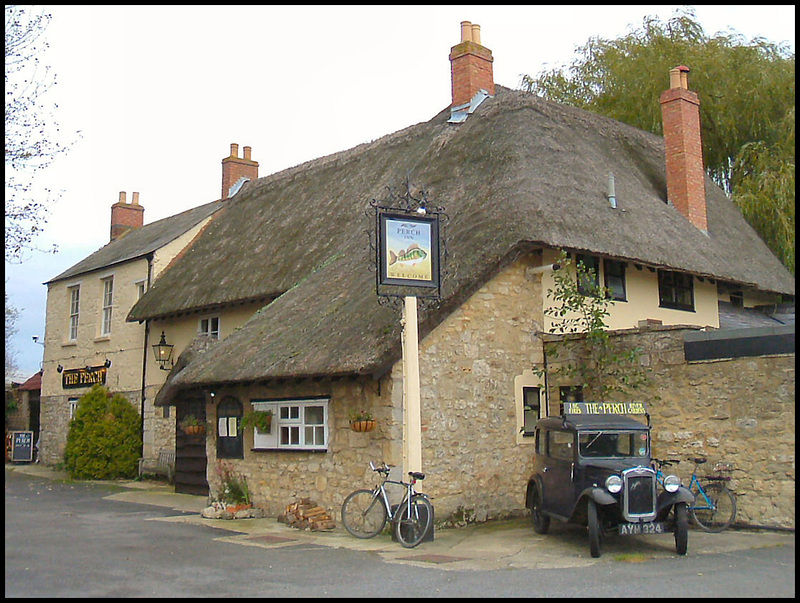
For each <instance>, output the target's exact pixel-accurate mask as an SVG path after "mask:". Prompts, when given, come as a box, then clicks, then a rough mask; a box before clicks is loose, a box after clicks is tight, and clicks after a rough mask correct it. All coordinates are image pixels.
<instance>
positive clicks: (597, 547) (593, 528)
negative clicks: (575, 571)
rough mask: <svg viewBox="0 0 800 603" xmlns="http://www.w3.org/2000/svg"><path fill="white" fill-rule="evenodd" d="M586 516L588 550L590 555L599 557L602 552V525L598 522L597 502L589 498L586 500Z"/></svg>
mask: <svg viewBox="0 0 800 603" xmlns="http://www.w3.org/2000/svg"><path fill="white" fill-rule="evenodd" d="M586 516H587V520H588V524H589V552H590V553H591V554H592V557H599V556H600V555H602V554H603V550H602V546H603V526H602V525H601V522H600V513H599V511H598V510H597V503H596V502H594V501H593V500H592V499H591V498H590V499H589V500H588V502H587V507H586Z"/></svg>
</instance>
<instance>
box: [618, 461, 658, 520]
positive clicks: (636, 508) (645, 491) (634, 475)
mask: <svg viewBox="0 0 800 603" xmlns="http://www.w3.org/2000/svg"><path fill="white" fill-rule="evenodd" d="M622 480H623V491H624V492H625V504H624V505H623V515H624V516H625V519H627V520H628V521H651V520H652V519H654V518H655V516H656V476H655V473H654V472H653V470H652V469H649V468H647V467H634V468H633V469H628V470H626V471H624V472H623V473H622Z"/></svg>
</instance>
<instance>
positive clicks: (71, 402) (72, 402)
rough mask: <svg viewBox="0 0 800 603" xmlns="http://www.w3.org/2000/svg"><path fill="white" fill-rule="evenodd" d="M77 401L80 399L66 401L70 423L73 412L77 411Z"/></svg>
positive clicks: (73, 416)
mask: <svg viewBox="0 0 800 603" xmlns="http://www.w3.org/2000/svg"><path fill="white" fill-rule="evenodd" d="M78 400H80V398H68V399H67V407H68V409H69V420H70V421H72V419H74V418H75V411H76V410H78Z"/></svg>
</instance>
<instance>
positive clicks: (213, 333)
mask: <svg viewBox="0 0 800 603" xmlns="http://www.w3.org/2000/svg"><path fill="white" fill-rule="evenodd" d="M198 332H199V333H200V335H207V336H208V337H211V339H219V316H211V317H209V318H201V319H200V327H199V330H198Z"/></svg>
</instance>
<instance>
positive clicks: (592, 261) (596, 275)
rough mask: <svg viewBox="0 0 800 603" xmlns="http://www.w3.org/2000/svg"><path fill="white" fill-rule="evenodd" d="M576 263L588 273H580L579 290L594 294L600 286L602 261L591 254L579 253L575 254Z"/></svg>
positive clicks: (586, 293) (581, 292)
mask: <svg viewBox="0 0 800 603" xmlns="http://www.w3.org/2000/svg"><path fill="white" fill-rule="evenodd" d="M575 264H576V265H577V266H580V265H581V264H583V268H584V269H585V270H586V273H579V274H578V292H579V293H580V294H581V295H592V294H593V293H594V292H595V291H597V288H598V287H599V286H600V262H599V260H598V259H597V258H596V257H594V256H591V255H582V254H578V255H577V256H575Z"/></svg>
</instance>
